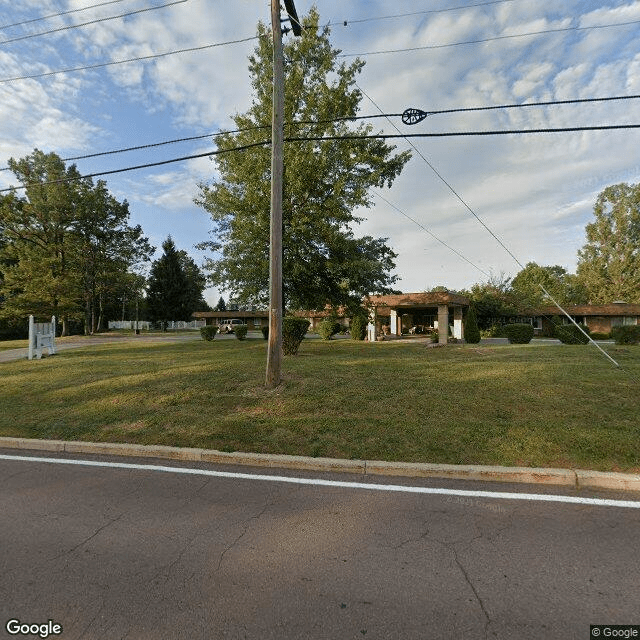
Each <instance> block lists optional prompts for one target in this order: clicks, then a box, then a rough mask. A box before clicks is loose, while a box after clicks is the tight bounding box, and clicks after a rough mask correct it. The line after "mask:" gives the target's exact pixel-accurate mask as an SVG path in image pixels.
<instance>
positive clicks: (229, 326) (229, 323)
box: [218, 318, 245, 333]
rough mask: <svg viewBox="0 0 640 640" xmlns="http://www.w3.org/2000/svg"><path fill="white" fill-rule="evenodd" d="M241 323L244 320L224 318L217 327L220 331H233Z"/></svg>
mask: <svg viewBox="0 0 640 640" xmlns="http://www.w3.org/2000/svg"><path fill="white" fill-rule="evenodd" d="M241 324H245V323H244V321H242V320H238V319H237V318H232V319H231V320H224V321H223V322H222V324H221V325H220V326H219V327H218V331H220V333H234V331H235V328H236V327H237V326H239V325H241Z"/></svg>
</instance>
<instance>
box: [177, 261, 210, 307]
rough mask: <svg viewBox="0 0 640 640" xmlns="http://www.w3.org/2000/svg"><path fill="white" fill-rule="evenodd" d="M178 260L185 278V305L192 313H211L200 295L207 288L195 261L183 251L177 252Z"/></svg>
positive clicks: (203, 275)
mask: <svg viewBox="0 0 640 640" xmlns="http://www.w3.org/2000/svg"><path fill="white" fill-rule="evenodd" d="M178 259H179V260H180V265H181V267H182V271H183V272H184V274H185V276H186V277H187V289H186V291H185V299H186V300H185V304H186V305H187V306H188V307H189V308H190V309H191V313H193V312H194V311H211V307H210V306H209V305H208V304H207V301H206V300H205V299H204V297H203V295H202V293H203V291H204V290H205V288H206V287H207V277H206V276H205V274H204V273H203V272H202V269H200V267H199V266H198V265H197V264H196V263H195V260H194V259H193V258H192V257H191V256H190V255H189V254H188V253H187V252H186V251H185V250H184V249H181V250H180V251H178Z"/></svg>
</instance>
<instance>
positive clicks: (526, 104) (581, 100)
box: [390, 94, 640, 116]
mask: <svg viewBox="0 0 640 640" xmlns="http://www.w3.org/2000/svg"><path fill="white" fill-rule="evenodd" d="M638 98H640V94H638V95H630V96H607V97H602V98H576V99H573V100H547V101H545V102H518V103H512V104H497V105H492V106H484V107H458V108H456V109H438V110H434V111H426V112H425V113H426V115H427V116H431V115H439V114H443V113H463V112H465V111H491V110H497V109H519V108H523V107H546V106H552V105H563V104H582V103H590V102H611V101H614V100H637V99H638ZM390 115H396V114H390Z"/></svg>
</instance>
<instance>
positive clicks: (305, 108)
mask: <svg viewBox="0 0 640 640" xmlns="http://www.w3.org/2000/svg"><path fill="white" fill-rule="evenodd" d="M318 20H319V16H318V12H317V11H316V9H315V8H312V9H311V11H310V12H309V14H308V15H307V16H306V17H304V18H303V19H302V22H303V25H304V26H305V28H304V29H303V31H302V36H301V37H296V38H290V39H289V40H288V41H287V42H286V43H285V46H284V55H285V60H286V63H285V66H286V68H285V74H286V83H285V96H286V97H285V121H286V122H288V123H292V122H293V121H297V122H299V123H304V124H288V125H287V126H286V127H285V136H294V135H295V136H302V137H309V136H328V135H344V134H347V133H349V134H353V133H354V132H355V133H358V134H362V135H364V134H370V133H371V132H372V130H373V129H372V127H371V126H370V125H364V124H360V125H358V126H355V125H353V124H348V123H347V121H345V120H342V121H339V120H335V119H336V118H347V119H348V118H351V117H354V116H356V115H357V113H358V105H359V104H360V101H361V99H362V94H361V92H360V91H359V90H358V89H357V88H356V87H355V78H356V76H357V74H358V73H360V71H361V70H362V67H363V66H364V62H362V61H360V60H357V59H356V60H355V61H354V62H352V63H351V64H346V63H344V62H342V63H339V62H338V58H337V56H338V54H339V53H340V52H339V50H336V49H333V48H332V47H331V44H330V42H329V33H330V30H329V28H328V27H319V26H318ZM258 36H259V37H260V39H259V43H260V44H259V45H258V47H257V48H256V50H255V53H254V54H253V55H252V56H251V57H250V58H249V73H250V76H251V85H252V87H253V102H252V105H251V107H250V108H249V110H248V111H247V112H246V113H244V114H240V115H236V116H235V117H234V121H235V124H236V126H237V128H238V129H243V131H240V132H238V133H228V134H225V135H223V136H220V137H218V138H217V143H218V148H219V149H220V150H223V149H230V148H233V147H239V146H242V145H247V144H251V143H255V142H258V141H263V140H266V139H268V138H269V136H270V124H271V111H272V108H271V107H272V45H271V39H270V37H269V30H268V29H267V27H266V26H265V25H264V24H260V25H259V26H258ZM255 127H262V129H256V128H255ZM394 149H395V147H393V146H389V145H386V144H385V143H384V142H383V141H382V140H377V139H368V140H365V139H363V140H345V141H334V140H332V141H326V142H323V141H311V140H310V141H303V142H291V143H286V144H285V149H284V165H285V171H284V195H283V293H284V297H285V300H286V303H287V306H289V307H290V308H324V306H325V304H327V303H329V304H332V305H335V306H337V305H342V304H345V305H349V306H352V305H353V304H358V303H359V302H360V300H361V298H362V296H363V295H365V294H367V293H388V292H389V291H390V285H392V284H393V283H394V282H395V281H396V280H397V277H396V276H392V275H390V274H391V272H392V270H393V269H394V268H395V262H394V259H395V258H396V254H395V253H394V252H393V251H392V250H391V249H390V248H389V247H388V246H387V244H386V241H387V239H386V238H373V237H371V236H366V237H362V238H357V237H355V236H354V233H353V229H352V227H353V225H354V224H357V223H358V222H360V221H361V220H362V218H358V217H357V216H356V215H355V213H354V211H355V210H356V209H358V208H360V207H363V208H364V207H369V206H370V205H371V195H370V193H369V189H370V188H371V187H380V188H382V187H384V186H385V185H387V186H391V184H392V182H393V181H394V180H395V178H396V177H397V176H398V175H399V174H400V172H401V171H402V168H403V167H404V165H405V164H406V163H407V162H408V160H409V158H410V153H409V152H404V153H398V154H395V155H394V153H393V150H394ZM270 157H271V148H270V146H268V145H265V146H262V147H255V148H252V149H247V150H245V151H237V152H230V153H226V154H221V155H218V156H216V162H217V169H218V177H217V178H216V179H214V180H213V181H212V182H211V183H209V184H201V185H200V190H201V192H200V196H199V197H198V198H197V199H196V203H197V204H199V205H201V206H202V207H203V208H204V209H205V210H206V211H208V212H209V214H210V215H211V218H212V220H213V223H214V227H213V230H212V237H213V238H214V240H212V241H211V242H208V243H203V244H202V245H199V246H200V248H209V249H211V250H213V251H215V252H216V255H215V257H213V258H212V259H211V260H210V261H209V262H208V264H207V268H208V270H209V273H210V279H211V281H212V283H214V284H215V285H217V286H221V287H222V288H224V289H225V290H228V291H229V292H230V293H231V296H232V297H233V298H235V299H237V300H238V301H239V302H240V303H241V304H264V303H266V302H267V301H268V288H269V221H270V168H271V161H270Z"/></svg>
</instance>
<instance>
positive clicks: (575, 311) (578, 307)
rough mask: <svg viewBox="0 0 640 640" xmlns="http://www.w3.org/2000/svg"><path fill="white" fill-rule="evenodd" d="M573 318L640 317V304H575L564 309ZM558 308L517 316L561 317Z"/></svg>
mask: <svg viewBox="0 0 640 640" xmlns="http://www.w3.org/2000/svg"><path fill="white" fill-rule="evenodd" d="M563 308H564V310H565V311H566V312H567V313H568V314H569V315H571V316H640V304H628V303H626V302H615V303H612V304H574V305H569V306H566V307H563ZM561 313H562V312H561V311H560V309H558V307H554V306H551V307H538V308H536V309H531V310H529V311H522V312H520V313H518V314H517V315H521V316H522V315H525V316H531V315H541V316H542V315H544V316H557V315H561Z"/></svg>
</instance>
